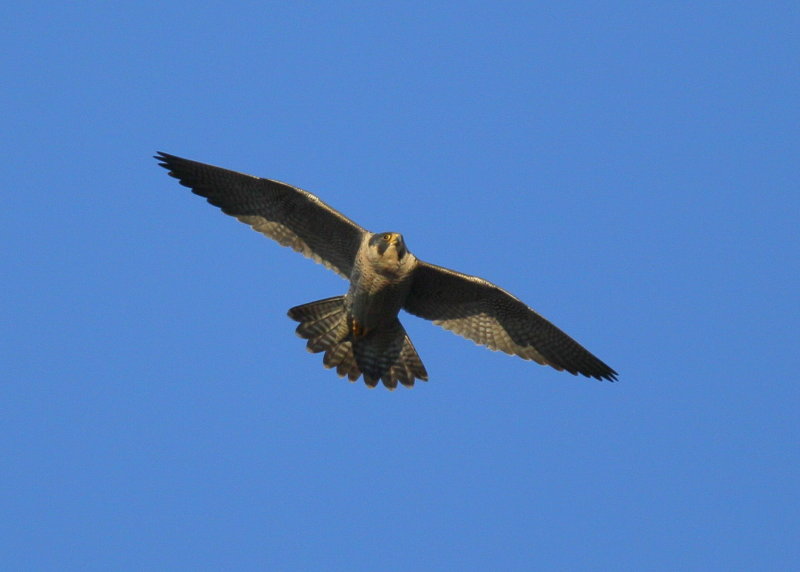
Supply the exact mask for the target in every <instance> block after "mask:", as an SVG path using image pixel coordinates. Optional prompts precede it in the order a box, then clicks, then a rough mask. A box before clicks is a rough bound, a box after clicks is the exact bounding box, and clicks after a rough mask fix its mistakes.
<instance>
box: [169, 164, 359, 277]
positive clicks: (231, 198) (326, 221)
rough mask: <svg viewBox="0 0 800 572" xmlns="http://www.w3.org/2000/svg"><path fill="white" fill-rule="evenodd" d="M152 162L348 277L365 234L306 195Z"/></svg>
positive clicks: (214, 171) (231, 174) (201, 167)
mask: <svg viewBox="0 0 800 572" xmlns="http://www.w3.org/2000/svg"><path fill="white" fill-rule="evenodd" d="M155 158H156V159H158V160H159V161H160V163H159V165H161V166H162V167H164V168H165V169H167V170H168V171H169V174H170V175H172V176H173V177H175V178H176V179H178V180H179V181H180V183H181V185H183V186H185V187H189V188H190V189H192V192H193V193H195V194H196V195H200V196H201V197H205V198H206V199H207V200H208V202H209V203H211V204H212V205H214V206H217V207H219V208H221V209H222V212H224V213H225V214H229V215H231V216H235V217H236V218H237V219H239V220H240V221H242V222H243V223H246V224H249V225H250V226H252V227H253V229H255V230H257V231H259V232H261V233H263V234H264V235H266V236H268V237H270V238H272V239H275V240H277V241H278V242H279V243H280V244H282V245H284V246H289V247H291V248H293V249H294V250H296V251H297V252H299V253H301V254H303V255H304V256H307V257H308V258H310V259H312V260H314V261H315V262H319V263H320V264H323V265H325V266H326V267H328V268H330V269H331V270H333V271H334V272H337V273H338V274H340V275H341V276H343V277H344V278H350V273H351V272H350V271H351V270H352V269H353V261H354V260H355V257H356V252H357V251H358V247H359V245H360V244H361V237H362V235H363V234H364V232H366V231H365V230H364V229H363V228H361V227H360V226H358V225H357V224H356V223H354V222H353V221H351V220H350V219H348V218H347V217H345V216H344V215H342V214H341V213H339V212H337V211H335V210H334V209H332V208H331V207H329V206H328V205H326V204H325V203H323V202H322V201H321V200H319V199H318V198H317V197H315V196H314V195H312V194H311V193H309V192H306V191H304V190H302V189H298V188H296V187H292V186H290V185H287V184H286V183H281V182H279V181H273V180H271V179H261V178H259V177H254V176H252V175H245V174H244V173H237V172H235V171H229V170H227V169H222V168H220V167H214V166H213V165H206V164H205V163H198V162H197V161H190V160H188V159H182V158H180V157H176V156H174V155H168V154H167V153H160V152H159V153H158V154H157V155H156V156H155Z"/></svg>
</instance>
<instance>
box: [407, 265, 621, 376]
mask: <svg viewBox="0 0 800 572" xmlns="http://www.w3.org/2000/svg"><path fill="white" fill-rule="evenodd" d="M404 309H405V310H406V311H407V312H410V313H411V314H415V315H417V316H420V317H422V318H425V319H427V320H432V321H433V323H434V324H437V325H439V326H442V327H443V328H446V329H448V330H450V331H452V332H455V333H456V334H459V335H461V336H464V337H465V338H469V339H471V340H473V341H474V342H477V343H479V344H482V345H484V346H487V347H489V348H491V349H493V350H501V351H504V352H506V353H508V354H513V355H518V356H519V357H521V358H523V359H529V360H534V361H536V362H538V363H540V364H543V365H550V366H552V367H554V368H556V369H557V370H566V371H568V372H570V373H571V374H573V375H575V374H579V373H580V374H582V375H585V376H586V377H594V378H597V379H600V380H602V379H607V380H609V381H614V380H616V378H617V372H615V371H614V370H613V369H611V368H610V367H609V366H607V365H606V364H604V363H603V362H602V361H600V360H599V359H597V358H596V357H595V356H593V355H592V354H591V353H589V351H587V350H586V349H585V348H584V347H583V346H581V345H580V344H579V343H578V342H576V341H575V340H573V339H572V338H570V337H569V336H568V335H567V334H565V333H564V332H562V331H561V330H559V329H558V328H557V327H556V326H554V325H553V324H551V323H550V322H548V321H547V320H546V319H544V318H543V317H542V316H540V315H539V314H537V313H536V312H534V311H533V310H531V309H530V308H529V307H528V306H526V305H525V304H524V303H522V302H521V301H520V300H518V299H517V298H515V297H514V296H512V295H511V294H509V293H508V292H506V291H505V290H503V289H501V288H499V287H498V286H495V285H494V284H492V283H491V282H487V281H486V280H483V279H482V278H478V277H477V276H468V275H466V274H461V273H459V272H454V271H453V270H448V269H447V268H442V267H440V266H435V265H433V264H427V263H425V262H422V261H420V262H419V265H418V266H417V268H416V270H415V271H414V278H413V282H412V286H411V292H410V294H409V296H408V299H407V300H406V303H405V306H404Z"/></svg>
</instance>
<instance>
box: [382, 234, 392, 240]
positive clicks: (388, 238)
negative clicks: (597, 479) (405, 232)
mask: <svg viewBox="0 0 800 572" xmlns="http://www.w3.org/2000/svg"><path fill="white" fill-rule="evenodd" d="M391 238H392V235H391V234H384V235H383V240H387V241H388V240H391Z"/></svg>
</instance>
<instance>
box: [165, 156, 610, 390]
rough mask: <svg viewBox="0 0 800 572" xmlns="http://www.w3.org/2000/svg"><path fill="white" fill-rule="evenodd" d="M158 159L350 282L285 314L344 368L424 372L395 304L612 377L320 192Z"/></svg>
mask: <svg viewBox="0 0 800 572" xmlns="http://www.w3.org/2000/svg"><path fill="white" fill-rule="evenodd" d="M155 159H157V160H158V161H159V165H160V166H162V167H164V168H165V169H167V170H168V171H169V174H170V175H171V176H173V177H175V178H176V179H178V181H179V182H180V184H181V185H183V186H185V187H188V188H190V189H191V190H192V192H193V193H195V194H197V195H200V196H202V197H205V198H206V200H207V201H208V202H209V203H211V204H212V205H214V206H216V207H219V208H220V209H222V212H224V213H226V214H229V215H231V216H234V217H236V218H237V219H239V220H240V221H242V222H243V223H246V224H248V225H250V226H251V227H253V229H255V230H257V231H259V232H261V233H263V234H265V235H266V236H268V237H269V238H272V239H274V240H276V241H277V242H279V243H280V244H282V245H283V246H289V247H291V248H293V249H294V250H296V251H298V252H300V253H301V254H303V255H305V256H307V257H308V258H311V259H312V260H314V261H315V262H318V263H320V264H322V265H324V266H326V267H328V268H330V269H331V270H333V271H334V272H336V273H337V274H339V275H340V276H342V277H343V278H344V279H346V280H349V282H350V288H349V289H348V291H347V294H345V295H344V296H334V297H332V298H326V299H324V300H319V301H317V302H310V303H308V304H303V305H300V306H296V307H294V308H292V309H290V310H289V317H290V318H291V319H293V320H295V321H297V322H300V325H299V326H297V334H298V335H299V336H300V337H302V338H305V339H307V340H308V343H307V347H308V350H309V351H311V352H313V353H319V352H325V355H324V358H323V360H322V361H323V364H324V365H325V367H326V368H336V373H338V374H339V376H340V377H344V376H347V378H348V379H349V380H350V381H356V380H357V379H358V378H359V377H360V376H362V375H363V376H364V382H365V383H366V384H367V385H368V386H369V387H375V386H376V385H377V384H378V381H382V382H383V385H384V386H386V387H387V388H388V389H390V390H393V389H395V388H396V387H397V383H398V382H400V383H402V384H403V385H405V386H407V387H411V386H413V385H414V381H415V380H416V379H420V380H422V381H427V380H428V372H427V371H426V370H425V366H424V365H422V360H420V358H419V355H417V350H416V349H415V348H414V344H412V343H411V340H410V339H409V337H408V334H407V333H406V331H405V328H403V325H402V324H401V323H400V320H399V319H398V314H399V312H400V310H401V309H403V310H405V311H406V312H409V313H410V314H414V315H415V316H420V317H422V318H425V319H427V320H432V321H433V323H434V324H437V325H439V326H442V327H443V328H446V329H448V330H450V331H452V332H454V333H456V334H459V335H461V336H464V337H465V338H468V339H470V340H472V341H474V342H476V343H478V344H481V345H484V346H487V347H488V348H490V349H492V350H501V351H503V352H505V353H507V354H512V355H517V356H519V357H521V358H523V359H526V360H533V361H535V362H537V363H539V364H542V365H549V366H551V367H553V368H555V369H557V370H559V371H568V372H569V373H571V374H573V375H577V374H581V375H584V376H586V377H593V378H595V379H599V380H604V379H606V380H609V381H615V380H616V378H617V372H615V371H614V370H613V369H611V368H610V367H609V366H608V365H606V364H605V363H603V362H602V361H601V360H599V359H598V358H596V357H595V356H594V355H592V354H591V353H590V352H589V351H587V350H586V349H585V348H584V347H583V346H581V345H580V344H578V342H576V341H575V340H573V339H572V338H570V337H569V336H568V335H567V334H565V333H564V332H562V331H561V330H560V329H558V328H557V327H556V326H554V325H553V324H551V323H550V322H549V321H547V320H546V319H544V318H543V317H542V316H540V315H539V314H537V313H536V312H535V311H533V310H532V309H531V308H529V307H528V306H526V305H525V304H524V303H523V302H521V301H520V300H519V299H517V298H515V297H514V296H512V295H511V294H509V293H508V292H506V291H505V290H503V289H501V288H499V287H498V286H496V285H494V284H492V283H491V282H487V281H486V280H483V279H482V278H478V277H477V276H469V275H467V274H461V273H460V272H456V271H454V270H449V269H447V268H442V267H441V266H435V265H433V264H429V263H427V262H423V261H422V260H419V259H418V258H417V257H416V256H414V255H413V254H412V253H411V252H410V251H409V250H408V248H407V246H406V243H405V241H404V240H403V236H402V235H401V234H400V233H397V232H379V233H373V232H369V231H367V230H365V229H363V228H361V227H360V226H359V225H357V224H356V223H355V222H353V221H351V220H350V219H348V218H347V217H345V216H344V215H342V214H341V213H339V212H337V211H336V210H334V209H332V208H331V207H329V206H328V205H326V204H325V203H323V202H322V201H321V200H320V199H318V198H317V197H316V196H314V195H312V194H311V193H308V192H306V191H304V190H302V189H299V188H297V187H292V186H291V185H287V184H286V183H281V182H279V181H274V180H271V179H262V178H260V177H254V176H252V175H246V174H243V173H237V172H235V171H229V170H227V169H222V168H220V167H214V166H212V165H207V164H204V163H198V162H196V161H190V160H188V159H182V158H180V157H176V156H174V155H168V154H167V153H160V152H159V153H158V154H157V155H155Z"/></svg>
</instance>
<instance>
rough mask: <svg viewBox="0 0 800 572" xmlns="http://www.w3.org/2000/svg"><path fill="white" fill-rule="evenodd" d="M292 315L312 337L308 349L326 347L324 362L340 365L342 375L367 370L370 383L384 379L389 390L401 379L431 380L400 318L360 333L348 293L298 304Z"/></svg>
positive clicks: (352, 378)
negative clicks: (352, 320) (349, 308)
mask: <svg viewBox="0 0 800 572" xmlns="http://www.w3.org/2000/svg"><path fill="white" fill-rule="evenodd" d="M289 317H290V318H292V319H293V320H295V321H298V322H300V324H299V325H298V326H297V329H296V332H297V334H298V335H299V336H300V337H302V338H305V339H307V340H308V343H307V344H306V346H307V348H308V350H309V351H311V352H314V353H319V352H323V351H324V352H325V355H324V357H323V360H322V363H323V365H324V366H325V367H326V368H336V373H337V374H338V375H339V377H344V376H347V378H348V379H349V380H350V381H356V380H357V379H358V378H359V377H360V376H361V375H362V374H363V376H364V382H365V383H366V384H367V386H369V387H375V386H377V385H378V382H379V381H382V382H383V385H385V386H386V387H387V388H388V389H389V390H393V389H395V388H396V387H397V384H398V382H399V383H401V384H403V385H405V386H407V387H412V386H413V385H414V381H415V380H416V379H421V380H423V381H427V380H428V372H427V371H425V366H424V365H423V364H422V360H420V358H419V355H417V351H416V349H414V344H412V343H411V340H410V339H409V337H408V334H406V331H405V329H404V328H403V326H402V324H401V323H400V321H399V320H397V319H395V320H394V321H393V322H392V323H391V324H389V325H388V326H385V327H382V328H380V329H377V330H374V331H372V332H369V333H368V334H366V335H365V336H358V337H356V336H354V335H353V332H352V331H351V328H350V327H349V326H350V324H349V317H348V314H347V311H346V309H345V305H344V296H336V297H333V298H326V299H325V300H319V301H317V302H310V303H308V304H303V305H301V306H295V307H294V308H292V309H290V310H289Z"/></svg>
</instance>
